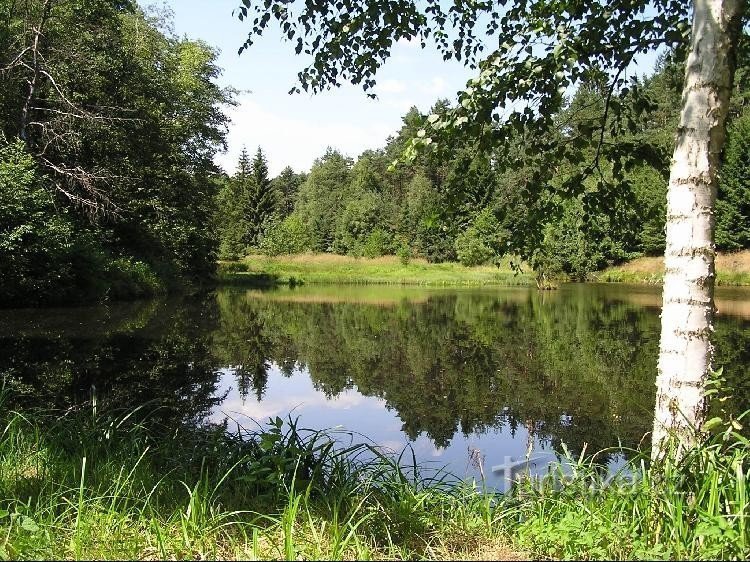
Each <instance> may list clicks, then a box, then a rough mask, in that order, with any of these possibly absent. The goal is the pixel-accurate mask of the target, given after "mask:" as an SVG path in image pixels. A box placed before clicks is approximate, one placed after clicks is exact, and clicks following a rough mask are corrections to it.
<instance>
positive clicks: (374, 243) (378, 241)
mask: <svg viewBox="0 0 750 562" xmlns="http://www.w3.org/2000/svg"><path fill="white" fill-rule="evenodd" d="M389 247H390V236H388V233H387V232H386V231H385V230H383V229H382V228H376V229H375V230H373V231H372V232H371V233H370V234H368V235H367V238H366V239H365V243H364V244H363V245H362V255H363V256H365V257H366V258H377V257H378V256H382V255H384V254H387V253H388V250H389V249H390V248H389Z"/></svg>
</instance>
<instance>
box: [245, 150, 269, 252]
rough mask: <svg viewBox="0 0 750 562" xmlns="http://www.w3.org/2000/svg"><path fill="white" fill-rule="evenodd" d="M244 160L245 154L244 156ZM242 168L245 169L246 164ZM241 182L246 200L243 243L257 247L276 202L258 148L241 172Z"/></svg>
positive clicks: (261, 151) (265, 165)
mask: <svg viewBox="0 0 750 562" xmlns="http://www.w3.org/2000/svg"><path fill="white" fill-rule="evenodd" d="M246 158H247V154H245V159H246ZM243 166H244V167H247V162H245V163H244V164H243ZM243 170H244V169H243ZM241 181H242V182H243V187H244V190H245V198H246V199H245V208H244V220H245V223H246V238H245V243H246V244H247V245H248V246H251V247H258V246H259V245H260V243H261V242H262V239H263V233H264V232H265V229H266V227H267V226H268V224H269V222H270V221H271V219H272V218H273V217H274V215H275V214H276V205H277V201H278V198H277V196H276V191H275V190H274V188H273V186H272V185H271V180H270V179H269V178H268V162H267V160H266V155H265V154H263V150H261V148H260V147H258V150H257V151H256V152H255V156H254V157H253V160H252V162H251V163H250V166H249V169H247V170H244V171H243V173H242V180H241Z"/></svg>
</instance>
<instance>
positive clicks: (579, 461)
mask: <svg viewBox="0 0 750 562" xmlns="http://www.w3.org/2000/svg"><path fill="white" fill-rule="evenodd" d="M6 404H7V403H6ZM0 405H3V406H4V404H0ZM0 411H1V412H3V413H2V414H0V419H1V420H2V424H1V425H0V428H1V429H0V558H2V559H29V558H35V559H40V558H41V559H49V558H67V559H71V558H75V559H185V558H191V559H196V558H199V559H204V558H221V559H249V560H253V559H287V560H288V559H335V560H338V559H372V558H378V559H397V560H403V559H414V558H420V559H422V558H428V559H513V558H523V557H525V556H528V554H526V553H530V554H533V555H535V556H542V557H554V558H580V559H591V558H614V559H617V558H657V559H667V558H689V559H693V558H695V559H713V558H722V559H743V560H744V559H748V557H750V542H749V541H750V536H749V535H748V522H747V516H748V512H749V511H750V502H749V501H748V492H747V486H746V476H747V471H748V468H749V466H748V465H749V464H750V446H749V443H748V441H747V440H746V439H745V438H744V437H743V436H742V435H741V434H740V433H739V432H738V431H739V430H738V428H740V427H741V424H742V423H744V420H743V419H742V417H740V418H737V419H734V420H729V421H728V422H717V421H714V422H713V423H712V425H713V426H714V435H713V436H712V437H711V438H710V439H709V440H708V441H707V442H706V443H705V444H704V445H703V446H701V447H699V448H697V449H695V450H694V451H692V452H690V453H689V454H688V455H687V456H686V457H685V458H684V459H683V460H682V461H681V462H679V463H674V462H666V463H664V464H660V465H658V466H656V467H655V468H651V467H649V466H648V462H647V461H648V455H647V453H640V452H637V451H634V452H633V460H631V461H630V462H629V463H628V464H627V465H626V466H625V468H624V469H623V470H622V471H621V472H619V473H618V474H616V475H615V476H611V475H609V474H608V473H607V471H606V469H604V467H603V466H602V465H601V464H600V463H598V462H597V460H596V455H594V456H590V457H585V456H583V455H582V456H581V457H580V458H576V459H568V460H569V465H568V468H567V469H566V470H563V469H562V468H560V467H559V466H558V467H557V468H553V469H552V470H551V472H550V474H549V475H548V476H547V477H545V478H544V479H541V480H532V479H526V480H523V481H522V482H520V483H518V484H516V485H515V487H514V488H513V489H512V491H511V492H510V493H509V494H507V495H505V496H501V495H498V494H494V493H490V492H484V493H483V492H482V486H481V485H480V486H479V487H476V486H473V485H471V484H468V483H463V482H460V481H458V480H456V479H455V478H453V477H451V476H450V475H448V474H446V473H443V472H439V471H438V472H434V471H432V472H429V473H428V472H426V471H424V470H422V469H421V468H420V467H419V466H418V465H417V464H416V461H414V460H413V457H412V456H410V455H409V454H408V451H407V455H402V457H401V458H396V459H394V458H390V457H386V456H383V455H382V454H379V453H378V452H377V450H376V449H373V448H372V447H369V446H367V445H364V444H361V445H360V444H354V445H352V444H351V442H350V441H342V440H341V439H340V438H341V437H343V435H336V434H333V433H327V432H320V431H312V430H305V429H302V428H301V426H300V425H299V424H298V423H297V422H296V421H293V420H289V422H287V423H283V422H282V420H280V419H278V418H277V419H275V420H269V422H268V424H267V425H266V426H265V427H263V428H259V429H254V430H245V429H242V428H237V429H236V430H235V432H233V433H232V432H229V431H228V428H226V427H209V426H206V427H198V428H196V427H190V426H186V427H183V428H182V429H178V430H177V431H175V430H174V428H172V429H171V430H169V431H167V429H166V428H160V427H158V426H147V425H146V424H145V423H142V422H138V421H137V420H142V421H143V420H146V419H147V417H148V412H147V411H146V409H145V408H144V410H143V411H136V412H130V413H123V412H115V411H109V412H98V413H97V412H96V410H94V409H93V408H88V409H87V408H84V409H81V410H78V411H69V412H65V413H56V412H51V411H37V412H34V413H33V414H31V413H28V414H26V415H22V414H21V413H15V412H12V411H8V410H7V409H2V410H0ZM349 437H350V436H349ZM334 438H338V439H334Z"/></svg>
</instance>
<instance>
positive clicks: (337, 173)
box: [297, 148, 352, 252]
mask: <svg viewBox="0 0 750 562" xmlns="http://www.w3.org/2000/svg"><path fill="white" fill-rule="evenodd" d="M351 169H352V161H351V159H350V158H347V157H345V156H344V155H342V154H341V153H340V152H338V151H336V150H333V149H332V148H328V149H327V150H326V153H325V154H324V155H323V156H322V157H321V158H317V159H316V160H315V162H314V163H313V166H312V168H311V169H310V173H309V174H308V175H307V179H306V180H305V182H304V183H303V184H302V185H301V186H300V190H299V196H298V200H297V211H298V212H299V216H300V218H301V219H302V221H303V222H304V223H305V224H306V226H307V228H308V230H309V231H310V233H311V234H312V237H313V240H312V248H311V249H312V250H315V251H318V252H327V251H330V250H331V249H332V248H333V241H334V238H335V233H336V224H337V222H338V218H339V215H340V214H341V211H342V208H343V205H344V204H345V203H344V202H345V201H346V200H347V199H348V196H347V195H348V193H349V191H350V189H351Z"/></svg>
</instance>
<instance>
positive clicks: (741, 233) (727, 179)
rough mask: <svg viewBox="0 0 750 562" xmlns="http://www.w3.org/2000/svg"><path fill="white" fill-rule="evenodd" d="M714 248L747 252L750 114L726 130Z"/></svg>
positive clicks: (749, 184) (749, 225)
mask: <svg viewBox="0 0 750 562" xmlns="http://www.w3.org/2000/svg"><path fill="white" fill-rule="evenodd" d="M716 246H717V247H718V248H719V249H721V250H740V249H743V248H750V112H745V114H743V115H742V116H741V117H740V118H739V119H737V120H736V121H735V122H734V123H733V124H732V126H731V127H730V130H729V138H728V141H727V145H726V150H725V151H724V165H723V167H722V170H721V180H720V182H719V194H718V201H717V203H716Z"/></svg>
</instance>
